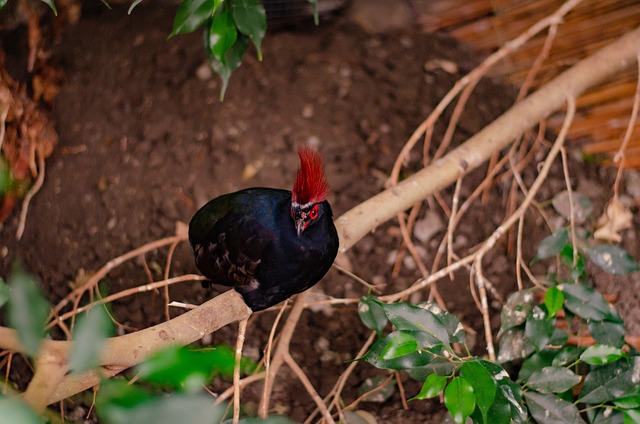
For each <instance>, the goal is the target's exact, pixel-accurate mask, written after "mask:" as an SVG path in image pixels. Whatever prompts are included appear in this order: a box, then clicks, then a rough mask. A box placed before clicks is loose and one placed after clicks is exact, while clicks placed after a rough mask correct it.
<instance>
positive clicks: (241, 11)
mask: <svg viewBox="0 0 640 424" xmlns="http://www.w3.org/2000/svg"><path fill="white" fill-rule="evenodd" d="M228 1H229V5H230V6H231V11H232V12H233V18H234V20H235V22H236V25H237V26H238V30H239V31H240V32H242V33H243V34H244V35H246V36H248V37H249V38H250V39H251V41H252V42H253V44H254V45H255V46H256V51H257V52H258V60H262V47H261V46H262V39H263V38H264V34H265V33H266V32H267V15H266V13H265V10H264V6H263V5H262V3H260V2H259V1H258V0H228Z"/></svg>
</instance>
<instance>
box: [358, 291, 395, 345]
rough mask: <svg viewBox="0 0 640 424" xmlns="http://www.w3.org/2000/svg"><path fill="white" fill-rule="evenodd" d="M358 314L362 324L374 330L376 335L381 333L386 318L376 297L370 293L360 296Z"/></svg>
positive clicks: (385, 323)
mask: <svg viewBox="0 0 640 424" xmlns="http://www.w3.org/2000/svg"><path fill="white" fill-rule="evenodd" d="M358 315H360V319H361V320H362V322H363V323H364V325H366V326H367V327H368V328H370V329H372V330H373V331H375V332H376V333H377V334H378V336H380V335H381V334H382V332H383V331H384V327H385V326H386V325H387V321H388V320H387V315H386V314H385V313H384V309H383V308H382V306H380V302H379V301H378V300H377V298H376V297H375V296H373V295H371V294H365V295H364V296H362V297H361V298H360V302H358Z"/></svg>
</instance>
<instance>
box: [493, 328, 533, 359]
mask: <svg viewBox="0 0 640 424" xmlns="http://www.w3.org/2000/svg"><path fill="white" fill-rule="evenodd" d="M534 351H535V347H534V346H533V344H531V343H530V342H529V340H528V339H527V338H526V337H525V335H524V330H521V329H520V328H515V327H514V328H509V329H508V330H507V331H505V332H504V333H502V335H501V336H500V344H499V346H498V362H499V363H504V362H508V361H514V360H517V359H522V358H526V357H527V356H529V355H531V354H532V353H533V352H534Z"/></svg>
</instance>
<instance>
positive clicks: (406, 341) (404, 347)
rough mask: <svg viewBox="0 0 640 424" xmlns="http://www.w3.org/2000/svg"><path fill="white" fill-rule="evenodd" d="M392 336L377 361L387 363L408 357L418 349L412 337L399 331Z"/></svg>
mask: <svg viewBox="0 0 640 424" xmlns="http://www.w3.org/2000/svg"><path fill="white" fill-rule="evenodd" d="M392 334H393V337H390V338H389V339H388V343H387V345H386V346H385V347H383V348H382V352H380V355H379V356H378V359H380V360H382V361H387V360H389V359H394V358H398V357H400V356H404V355H408V354H410V353H413V352H415V351H416V350H417V349H418V342H416V339H415V338H414V337H413V336H412V335H410V334H408V333H406V332H401V331H396V332H395V333H392Z"/></svg>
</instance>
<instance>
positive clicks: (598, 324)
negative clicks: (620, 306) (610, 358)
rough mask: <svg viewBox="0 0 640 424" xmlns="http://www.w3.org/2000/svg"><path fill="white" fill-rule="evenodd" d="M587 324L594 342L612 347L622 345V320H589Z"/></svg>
mask: <svg viewBox="0 0 640 424" xmlns="http://www.w3.org/2000/svg"><path fill="white" fill-rule="evenodd" d="M587 325H588V327H589V333H590V334H591V337H593V339H594V340H595V341H596V343H598V344H603V345H611V346H614V347H622V346H624V343H625V342H624V323H623V322H610V321H589V323H588V324H587Z"/></svg>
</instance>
